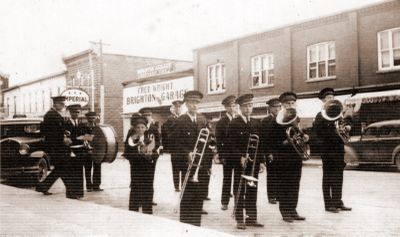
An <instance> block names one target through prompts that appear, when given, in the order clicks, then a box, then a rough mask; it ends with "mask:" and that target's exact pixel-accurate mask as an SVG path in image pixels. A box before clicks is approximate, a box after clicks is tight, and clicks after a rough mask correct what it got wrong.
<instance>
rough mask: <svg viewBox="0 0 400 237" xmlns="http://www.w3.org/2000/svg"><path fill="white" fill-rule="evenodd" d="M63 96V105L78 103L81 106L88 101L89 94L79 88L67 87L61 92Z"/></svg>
mask: <svg viewBox="0 0 400 237" xmlns="http://www.w3.org/2000/svg"><path fill="white" fill-rule="evenodd" d="M61 95H63V96H65V105H66V106H68V105H72V104H80V105H81V106H82V107H84V106H86V105H87V104H88V103H89V98H90V97H89V94H88V93H86V92H85V91H83V90H80V89H67V90H65V91H63V92H62V93H61Z"/></svg>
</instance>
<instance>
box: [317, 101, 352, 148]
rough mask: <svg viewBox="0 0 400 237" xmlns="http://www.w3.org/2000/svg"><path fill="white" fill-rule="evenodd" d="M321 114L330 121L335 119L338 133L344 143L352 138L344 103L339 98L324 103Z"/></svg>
mask: <svg viewBox="0 0 400 237" xmlns="http://www.w3.org/2000/svg"><path fill="white" fill-rule="evenodd" d="M321 115H322V117H323V118H324V119H326V120H328V121H335V131H336V134H337V135H338V136H339V137H340V139H342V141H343V142H344V143H347V142H348V141H349V140H350V130H351V127H350V125H348V124H346V123H345V121H344V118H343V105H342V103H341V102H340V101H339V100H331V101H328V102H326V103H325V104H324V107H323V108H322V110H321Z"/></svg>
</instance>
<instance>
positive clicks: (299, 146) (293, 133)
mask: <svg viewBox="0 0 400 237" xmlns="http://www.w3.org/2000/svg"><path fill="white" fill-rule="evenodd" d="M298 119H299V117H298V116H297V111H296V109H294V108H287V109H282V110H281V111H279V113H278V115H277V116H276V122H277V123H278V124H280V125H284V126H288V127H287V128H286V131H285V133H286V138H287V141H288V142H289V143H290V144H292V146H293V148H294V149H295V151H296V152H297V154H299V156H300V157H301V158H302V159H303V160H308V159H310V151H309V148H308V145H307V143H306V141H305V138H304V137H305V134H304V132H303V131H301V129H300V128H299V125H298Z"/></svg>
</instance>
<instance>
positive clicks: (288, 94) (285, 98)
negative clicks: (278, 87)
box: [279, 91, 297, 103]
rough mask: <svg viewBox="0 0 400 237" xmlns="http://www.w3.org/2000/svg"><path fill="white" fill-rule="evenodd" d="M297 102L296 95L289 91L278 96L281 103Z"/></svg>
mask: <svg viewBox="0 0 400 237" xmlns="http://www.w3.org/2000/svg"><path fill="white" fill-rule="evenodd" d="M296 100H297V95H296V94H295V93H293V92H291V91H286V92H283V93H282V94H281V95H280V96H279V101H280V102H281V103H285V102H288V101H296Z"/></svg>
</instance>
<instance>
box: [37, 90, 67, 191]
mask: <svg viewBox="0 0 400 237" xmlns="http://www.w3.org/2000/svg"><path fill="white" fill-rule="evenodd" d="M52 99H53V103H54V107H53V108H51V109H50V110H49V111H48V112H47V113H46V114H45V115H44V118H43V123H42V124H41V127H40V130H41V133H42V134H43V136H44V137H45V142H44V143H45V151H46V153H47V154H48V155H49V157H50V160H51V164H52V165H54V169H53V170H52V171H51V173H50V174H49V175H48V176H47V177H46V179H45V180H44V181H43V182H41V183H39V184H38V185H37V186H36V191H38V192H42V193H43V194H44V195H51V193H50V192H48V190H49V189H50V188H51V186H52V185H53V184H54V183H55V182H56V181H57V179H58V178H61V180H62V181H63V183H64V185H65V188H66V196H67V197H72V193H71V178H70V175H69V173H68V172H69V166H68V164H69V159H70V157H69V154H70V152H69V147H68V145H67V144H66V143H65V137H64V136H65V120H64V118H63V117H62V115H61V114H60V112H59V111H57V110H56V109H55V107H56V106H60V104H61V103H62V106H64V102H65V97H64V96H56V97H52Z"/></svg>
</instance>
